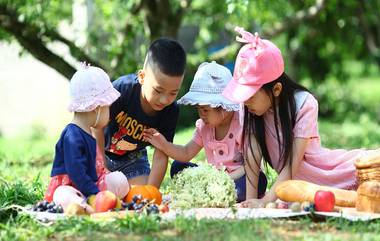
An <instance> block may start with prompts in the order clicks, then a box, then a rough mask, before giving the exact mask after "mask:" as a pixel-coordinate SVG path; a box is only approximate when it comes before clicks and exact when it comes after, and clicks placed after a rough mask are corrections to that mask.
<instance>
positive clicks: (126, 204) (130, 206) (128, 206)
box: [122, 202, 133, 210]
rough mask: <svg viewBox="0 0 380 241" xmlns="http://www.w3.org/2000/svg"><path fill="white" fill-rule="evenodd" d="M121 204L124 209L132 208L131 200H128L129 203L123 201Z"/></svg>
mask: <svg viewBox="0 0 380 241" xmlns="http://www.w3.org/2000/svg"><path fill="white" fill-rule="evenodd" d="M122 206H123V207H124V208H125V209H128V210H133V202H130V203H123V204H122Z"/></svg>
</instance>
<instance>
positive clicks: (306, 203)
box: [23, 156, 380, 221]
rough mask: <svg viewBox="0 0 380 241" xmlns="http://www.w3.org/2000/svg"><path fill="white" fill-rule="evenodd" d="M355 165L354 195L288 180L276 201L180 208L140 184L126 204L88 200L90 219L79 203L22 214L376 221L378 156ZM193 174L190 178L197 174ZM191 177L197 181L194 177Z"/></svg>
mask: <svg viewBox="0 0 380 241" xmlns="http://www.w3.org/2000/svg"><path fill="white" fill-rule="evenodd" d="M355 166H356V167H357V172H358V175H357V176H358V183H359V184H360V185H359V188H358V190H357V191H350V190H342V189H337V188H331V187H325V186H319V185H316V184H312V183H309V182H305V181H300V180H288V181H284V182H283V183H281V184H280V185H278V186H277V188H276V195H277V197H278V200H277V201H276V202H272V203H267V204H266V205H265V206H258V207H254V208H242V207H239V206H236V205H232V206H231V205H230V204H229V203H224V204H221V205H220V206H219V207H218V206H217V205H216V206H213V207H211V205H210V206H207V203H202V205H203V206H199V205H198V206H197V205H195V204H194V207H191V208H179V207H178V205H177V206H176V205H174V206H173V205H171V204H172V203H175V201H174V200H173V197H176V198H179V199H180V198H186V197H183V195H182V196H178V195H170V194H169V195H164V196H163V195H162V194H161V193H160V191H159V190H158V189H157V188H155V187H153V186H150V185H143V186H132V187H131V191H130V193H128V195H127V196H126V198H125V199H124V200H119V199H118V198H116V196H115V195H114V194H113V193H111V192H109V191H104V192H100V193H98V194H97V195H96V196H95V197H91V198H88V199H87V202H88V204H89V205H90V206H92V207H93V208H94V212H93V213H91V214H90V215H88V214H87V213H86V212H84V211H83V209H82V208H81V207H80V205H77V204H72V205H70V206H71V207H70V209H69V208H68V209H66V210H62V207H60V206H59V205H57V204H55V203H53V202H52V203H49V202H47V201H41V202H39V203H37V204H36V205H34V206H33V207H30V208H29V209H23V211H24V212H26V213H28V214H30V215H31V216H33V217H34V218H36V219H37V220H45V221H46V220H48V221H55V220H58V219H62V218H66V217H67V216H73V215H87V216H89V217H90V218H91V219H94V220H113V219H115V218H126V217H133V216H136V215H159V216H160V217H161V220H173V219H175V218H176V217H178V216H183V217H186V218H195V219H203V218H206V219H259V218H271V219H274V218H297V217H305V216H309V217H314V218H315V217H316V218H329V217H334V218H343V219H347V220H350V221H370V220H374V219H379V218H380V182H379V180H378V176H377V175H375V174H373V175H372V171H375V170H376V171H377V169H378V168H380V156H373V157H371V158H369V157H365V158H362V159H359V160H358V161H357V162H356V163H355ZM371 170H372V171H371ZM189 171H191V169H189ZM197 173H201V172H199V171H198V172H197ZM364 173H367V175H364ZM191 175H192V176H193V177H194V175H195V174H194V173H192V174H191ZM195 178H199V177H196V176H195ZM188 181H191V180H188ZM174 194H175V193H174ZM234 197H235V196H234ZM193 201H194V200H193V199H192V202H193ZM176 202H182V203H183V202H184V200H176ZM223 205H224V206H223ZM183 207H187V206H186V205H185V206H183Z"/></svg>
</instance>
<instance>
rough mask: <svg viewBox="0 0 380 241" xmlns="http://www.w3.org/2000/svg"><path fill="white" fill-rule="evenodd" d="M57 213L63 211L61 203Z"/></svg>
mask: <svg viewBox="0 0 380 241" xmlns="http://www.w3.org/2000/svg"><path fill="white" fill-rule="evenodd" d="M57 213H63V208H62V206H61V205H58V206H57Z"/></svg>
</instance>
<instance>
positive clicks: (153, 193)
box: [124, 185, 162, 205]
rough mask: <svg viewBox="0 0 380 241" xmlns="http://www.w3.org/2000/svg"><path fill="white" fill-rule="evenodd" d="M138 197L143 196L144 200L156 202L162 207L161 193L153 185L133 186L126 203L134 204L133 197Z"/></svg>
mask: <svg viewBox="0 0 380 241" xmlns="http://www.w3.org/2000/svg"><path fill="white" fill-rule="evenodd" d="M136 195H141V196H142V198H143V199H148V200H149V201H152V200H154V203H156V204H158V205H160V204H161V201H162V194H161V192H160V191H159V190H158V189H157V188H156V187H155V186H152V185H132V187H131V190H129V192H128V195H127V196H126V197H125V199H124V201H126V202H132V199H133V197H134V196H136Z"/></svg>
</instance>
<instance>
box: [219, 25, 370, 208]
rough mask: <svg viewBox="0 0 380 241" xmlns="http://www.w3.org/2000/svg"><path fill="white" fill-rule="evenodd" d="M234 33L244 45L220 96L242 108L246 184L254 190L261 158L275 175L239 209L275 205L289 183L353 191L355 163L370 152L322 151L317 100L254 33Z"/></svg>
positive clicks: (272, 48)
mask: <svg viewBox="0 0 380 241" xmlns="http://www.w3.org/2000/svg"><path fill="white" fill-rule="evenodd" d="M235 30H236V31H237V32H239V33H240V34H241V37H237V38H236V39H237V41H239V42H243V43H246V44H245V45H244V46H243V47H242V48H241V49H240V51H239V53H238V56H237V59H236V64H235V70H234V75H233V78H232V80H231V81H230V82H229V84H228V85H227V87H226V88H225V89H224V91H223V95H224V96H225V97H226V98H228V99H230V100H231V101H234V102H238V103H241V106H242V107H243V108H244V111H243V112H242V113H244V116H242V117H243V118H241V119H242V122H243V121H244V122H243V123H244V124H243V141H242V142H243V149H244V150H243V153H244V156H245V160H246V167H247V168H246V174H247V183H249V184H250V186H251V187H250V188H252V189H253V190H256V189H257V183H258V173H259V171H260V169H261V159H264V162H265V164H266V165H269V166H271V167H272V168H274V170H275V171H276V172H277V173H278V177H277V180H276V181H275V182H274V184H273V186H272V188H271V189H270V191H268V192H267V193H266V195H265V196H264V197H263V198H262V199H257V196H256V195H255V194H256V192H255V191H253V192H250V193H251V194H252V196H251V197H249V198H251V199H250V200H247V201H245V202H244V203H242V206H245V207H255V206H257V205H262V204H265V203H267V202H271V201H275V200H276V195H275V192H274V190H275V188H276V186H277V185H278V184H279V183H280V182H282V181H285V180H289V179H300V180H305V181H308V182H312V183H316V184H319V185H326V186H332V187H336V188H342V189H356V188H357V183H356V177H355V166H354V161H355V160H357V159H358V158H359V157H360V156H361V155H363V154H367V153H366V152H369V151H366V150H363V149H358V150H351V151H347V150H341V149H340V150H329V149H326V148H323V147H322V146H321V142H320V137H319V133H318V102H317V100H316V99H315V98H314V96H313V95H312V94H311V93H310V92H309V91H308V90H307V89H306V88H305V87H303V86H301V85H299V84H297V83H295V82H294V81H292V80H291V79H290V78H289V77H288V76H287V75H286V74H285V73H284V61H283V59H282V56H281V51H280V50H279V49H278V48H277V47H276V46H275V45H274V44H273V43H272V42H270V41H268V40H265V39H260V37H259V36H258V35H257V34H256V35H253V34H251V33H249V32H246V31H244V30H243V29H242V28H239V27H236V28H235ZM247 188H248V186H247ZM247 198H248V197H247Z"/></svg>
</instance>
